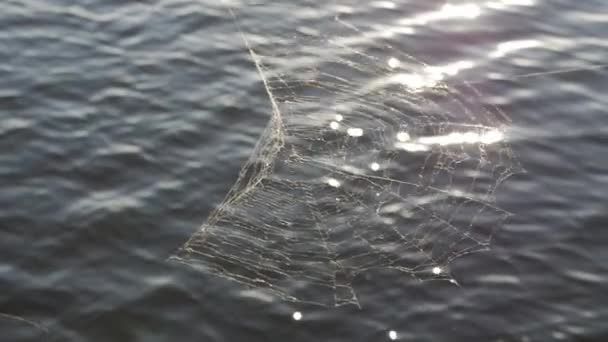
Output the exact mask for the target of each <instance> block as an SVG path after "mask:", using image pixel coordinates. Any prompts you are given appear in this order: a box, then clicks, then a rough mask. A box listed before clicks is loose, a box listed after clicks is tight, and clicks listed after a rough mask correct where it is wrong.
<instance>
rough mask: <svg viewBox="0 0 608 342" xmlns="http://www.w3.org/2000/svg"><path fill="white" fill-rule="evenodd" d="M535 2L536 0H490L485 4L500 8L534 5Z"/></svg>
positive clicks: (489, 6)
mask: <svg viewBox="0 0 608 342" xmlns="http://www.w3.org/2000/svg"><path fill="white" fill-rule="evenodd" d="M535 3H536V1H535V0H495V1H488V2H486V3H485V4H484V5H485V6H486V7H488V8H492V9H498V10H500V9H505V8H507V7H508V6H533V5H534V4H535Z"/></svg>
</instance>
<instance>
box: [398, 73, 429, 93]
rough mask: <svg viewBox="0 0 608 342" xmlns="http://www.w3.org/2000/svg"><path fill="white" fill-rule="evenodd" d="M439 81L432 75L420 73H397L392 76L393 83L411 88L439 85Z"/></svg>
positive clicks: (417, 88)
mask: <svg viewBox="0 0 608 342" xmlns="http://www.w3.org/2000/svg"><path fill="white" fill-rule="evenodd" d="M437 81H438V80H435V79H433V78H432V77H428V76H427V77H425V76H423V75H418V74H397V75H395V76H393V77H392V78H391V83H399V84H402V85H404V86H406V87H408V88H410V89H411V90H419V89H421V88H430V87H434V86H435V85H437Z"/></svg>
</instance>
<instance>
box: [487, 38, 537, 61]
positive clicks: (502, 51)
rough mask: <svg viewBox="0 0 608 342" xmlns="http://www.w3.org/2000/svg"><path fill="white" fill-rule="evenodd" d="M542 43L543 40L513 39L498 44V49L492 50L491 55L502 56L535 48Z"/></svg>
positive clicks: (493, 56)
mask: <svg viewBox="0 0 608 342" xmlns="http://www.w3.org/2000/svg"><path fill="white" fill-rule="evenodd" d="M541 45H542V44H541V42H539V41H538V40H532V39H528V40H513V41H510V42H506V43H500V44H498V46H497V47H496V49H495V50H494V51H492V52H490V55H489V56H490V57H491V58H500V57H504V56H505V55H507V54H509V53H511V52H514V51H517V50H522V49H530V48H535V47H539V46H541Z"/></svg>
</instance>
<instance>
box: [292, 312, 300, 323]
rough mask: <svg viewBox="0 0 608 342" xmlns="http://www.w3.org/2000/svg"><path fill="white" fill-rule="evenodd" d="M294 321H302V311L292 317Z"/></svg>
mask: <svg viewBox="0 0 608 342" xmlns="http://www.w3.org/2000/svg"><path fill="white" fill-rule="evenodd" d="M292 317H293V320H294V321H299V320H301V319H302V313H301V312H300V311H296V312H294V313H293V315H292Z"/></svg>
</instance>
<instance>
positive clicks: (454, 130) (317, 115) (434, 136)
mask: <svg viewBox="0 0 608 342" xmlns="http://www.w3.org/2000/svg"><path fill="white" fill-rule="evenodd" d="M292 6H294V7H293V10H296V9H297V10H298V11H299V12H298V13H299V15H298V18H297V19H294V18H291V17H289V16H287V13H288V12H289V11H290V9H291V7H292ZM316 6H318V5H315V4H312V5H310V7H306V6H303V5H301V4H300V5H298V6H296V5H291V4H289V3H285V2H284V3H281V4H277V3H276V2H269V3H267V4H264V3H256V4H249V5H242V6H240V7H238V8H239V10H238V12H232V11H233V10H234V11H237V10H236V9H231V13H233V16H234V17H235V19H236V18H238V23H239V30H241V32H242V33H243V35H244V38H245V41H246V45H247V49H248V50H249V52H250V54H251V57H252V59H253V60H254V62H255V65H256V67H257V68H258V71H259V74H260V76H261V78H262V80H263V83H264V86H265V87H266V89H267V92H268V95H269V98H270V101H271V105H272V116H271V118H270V120H269V124H268V126H267V128H266V129H265V131H264V133H263V135H262V137H261V138H260V140H259V142H258V144H257V146H256V148H255V151H254V153H253V154H252V156H251V158H250V159H249V161H248V162H247V163H246V164H245V165H244V167H243V168H242V170H241V173H240V176H239V178H238V180H237V182H236V184H235V185H234V187H233V188H232V189H231V190H230V192H229V193H228V195H227V197H226V198H225V200H224V201H223V203H222V204H221V205H220V206H219V207H218V208H217V209H216V210H215V211H214V212H213V213H212V214H211V215H210V217H209V218H208V220H207V222H206V223H204V225H203V226H202V227H201V228H200V230H199V231H197V232H196V233H195V234H194V235H193V236H192V237H191V238H190V240H189V241H188V242H187V243H186V244H185V245H184V246H183V248H181V249H180V250H179V251H178V252H177V253H176V254H175V255H174V256H173V257H172V258H173V259H174V260H177V261H179V262H182V263H185V264H187V265H190V266H192V267H195V268H197V269H201V270H203V271H204V272H208V273H211V274H214V275H217V276H221V277H224V278H227V279H230V280H233V281H237V282H239V283H242V284H244V285H246V286H248V287H252V288H259V289H264V290H265V291H269V292H270V293H272V294H274V295H276V296H278V297H281V298H282V299H285V300H289V301H295V302H307V303H315V304H321V305H327V306H333V305H343V304H355V305H358V304H359V301H358V299H357V296H356V294H355V291H354V289H353V287H352V281H353V279H354V278H355V277H356V276H357V275H359V274H361V273H363V272H365V271H367V270H370V269H376V268H391V269H395V270H398V271H401V272H404V273H406V274H408V275H411V276H413V277H415V278H418V279H447V280H450V279H451V277H450V275H449V271H448V270H449V268H448V266H449V263H450V262H451V261H452V260H454V259H455V258H457V257H459V256H462V255H464V254H468V253H471V252H475V251H479V250H485V249H487V248H488V246H489V244H490V240H491V238H492V235H493V233H494V232H495V230H496V229H497V227H499V226H500V224H501V223H502V222H503V220H504V219H505V218H506V217H508V215H509V214H508V213H507V212H506V211H504V210H502V209H500V208H498V207H497V206H496V204H495V191H496V189H497V187H498V186H499V184H500V183H501V182H503V181H504V180H505V179H507V178H508V177H509V176H510V175H512V174H513V173H515V172H517V171H518V170H519V165H518V162H517V160H516V158H515V157H514V156H513V153H512V151H511V149H510V148H509V146H508V145H507V143H506V142H505V130H506V128H507V125H508V124H509V120H508V119H507V117H506V116H505V115H504V113H502V112H501V111H499V110H498V109H497V108H495V107H492V106H488V105H484V104H483V103H482V98H481V97H480V94H479V92H478V91H477V90H476V89H475V88H473V87H472V86H471V85H467V84H458V85H452V86H448V85H447V84H446V82H444V78H445V76H446V75H445V72H443V71H442V69H441V68H432V67H429V66H428V65H425V64H424V63H422V62H420V61H418V60H416V59H415V58H414V57H412V56H410V55H408V54H405V53H403V52H402V49H401V48H399V49H398V48H395V47H393V46H392V45H391V42H390V41H389V40H388V39H383V38H379V37H377V36H376V35H374V34H370V31H366V30H365V29H364V28H363V29H362V28H360V27H358V26H357V20H358V19H361V20H362V21H363V22H369V19H368V18H366V17H365V16H364V15H361V16H360V18H359V17H358V16H356V15H353V17H352V18H351V20H350V21H349V22H348V23H346V22H345V21H344V20H341V19H340V18H339V16H338V12H339V11H340V7H339V6H337V3H335V2H331V1H330V2H327V3H325V4H324V5H322V6H323V8H316ZM332 6H333V7H332ZM353 8H365V5H364V3H363V2H362V3H361V4H360V6H353ZM303 9H308V10H310V13H308V12H306V11H303ZM336 11H338V12H336ZM367 13H369V11H368V12H367ZM260 18H271V19H270V20H264V19H262V20H261V19H260ZM287 18H290V19H287ZM292 19H293V20H294V22H291V23H289V24H286V22H285V21H286V20H292ZM254 22H255V25H254V24H253V23H254ZM362 25H363V24H362ZM286 26H289V27H294V29H293V30H285V27H286ZM327 33H331V36H329V35H328V34H327Z"/></svg>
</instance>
